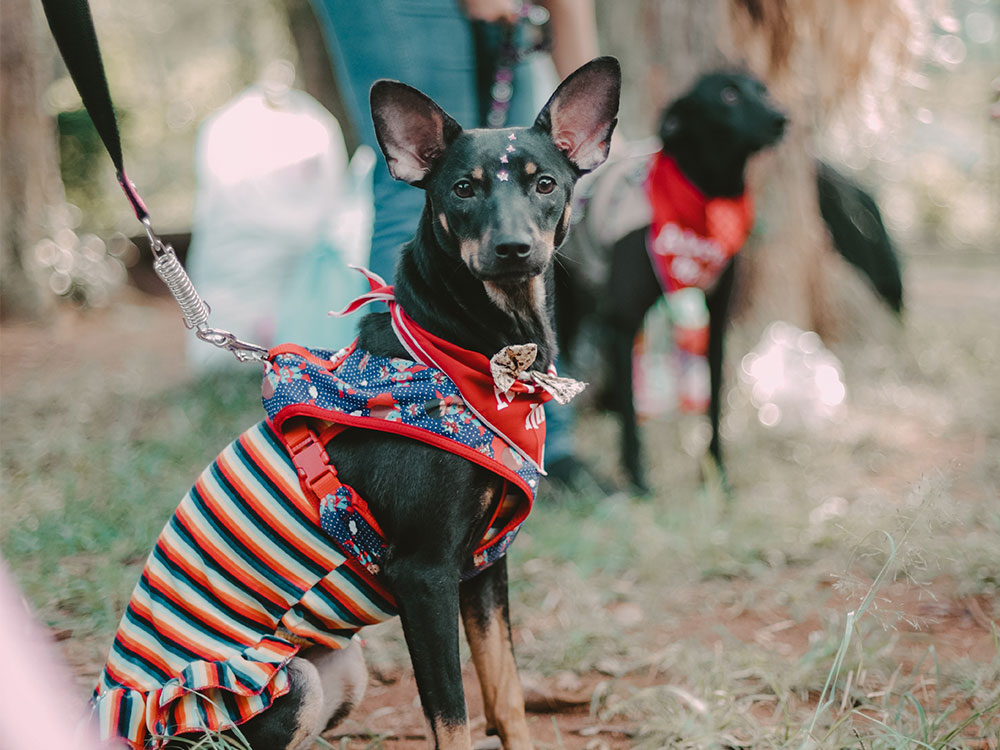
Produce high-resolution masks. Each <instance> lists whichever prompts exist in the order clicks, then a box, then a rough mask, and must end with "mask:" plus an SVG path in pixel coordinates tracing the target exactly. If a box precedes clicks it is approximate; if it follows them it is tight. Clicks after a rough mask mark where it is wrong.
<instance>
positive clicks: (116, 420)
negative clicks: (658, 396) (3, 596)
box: [0, 269, 1000, 750]
mask: <svg viewBox="0 0 1000 750" xmlns="http://www.w3.org/2000/svg"><path fill="white" fill-rule="evenodd" d="M991 272H992V273H993V274H994V276H996V275H997V273H996V269H993V270H992V271H991ZM935 274H936V271H935V272H934V273H928V274H927V275H926V276H923V277H918V279H917V282H918V283H917V284H916V289H915V296H913V297H911V299H914V300H915V301H914V302H913V303H912V312H911V317H910V319H909V320H908V324H907V330H906V332H905V333H903V334H899V337H898V339H897V340H894V341H891V342H890V343H888V344H887V343H885V342H879V343H874V342H868V343H862V344H857V345H854V346H851V347H843V348H842V349H841V350H838V354H839V355H841V357H842V359H843V360H844V365H845V372H846V373H847V386H848V389H849V398H850V401H849V405H848V410H847V413H846V415H845V416H844V418H843V419H842V420H841V421H839V422H836V423H832V424H830V425H828V426H826V427H824V428H823V429H820V430H816V431H813V432H812V433H810V434H805V433H803V432H796V431H794V430H788V431H768V430H765V429H764V428H762V427H760V425H759V424H757V423H756V421H755V418H754V414H753V411H752V409H751V408H750V405H749V403H748V401H747V399H746V396H745V395H743V394H742V392H741V391H740V390H738V389H737V390H734V392H733V394H732V396H731V398H730V407H729V410H728V416H727V420H726V433H727V445H728V446H729V456H728V458H729V474H730V481H731V483H732V485H733V490H734V495H735V499H734V501H733V502H732V503H727V502H726V501H724V500H723V499H722V498H721V496H719V495H718V494H717V493H713V492H711V491H708V492H706V491H704V490H701V489H699V484H698V467H697V460H696V458H695V456H697V455H698V454H699V453H700V451H701V446H702V445H703V443H704V427H703V425H702V424H701V422H700V421H699V420H696V419H689V418H681V419H676V420H673V421H665V422H659V423H650V424H647V425H645V427H644V429H645V432H646V436H647V438H646V439H647V446H649V450H650V453H651V455H654V456H657V455H658V456H663V457H664V458H663V459H662V460H660V461H658V462H656V466H655V469H654V473H653V481H654V484H655V486H656V488H657V492H656V493H655V495H654V496H653V497H652V498H650V499H646V500H638V499H634V498H629V497H625V496H620V497H616V498H611V499H600V498H597V497H568V496H559V495H554V494H545V495H542V496H540V498H539V501H538V503H537V505H536V511H535V513H534V514H533V516H532V518H531V520H530V521H529V522H528V524H527V525H526V527H525V529H524V531H523V532H522V534H521V536H520V538H519V540H518V543H517V544H516V545H514V547H513V548H512V552H511V563H512V573H511V579H512V584H511V597H512V615H513V618H514V626H515V641H516V648H517V654H518V661H519V663H520V665H521V668H522V670H523V671H524V672H527V673H533V674H535V675H540V676H542V678H545V679H548V678H553V677H554V676H555V675H558V674H559V673H561V672H564V671H571V672H573V673H576V674H581V675H591V676H594V678H595V680H597V683H596V684H597V687H596V688H595V690H594V694H593V695H594V697H593V701H592V709H591V712H592V721H593V722H594V723H595V724H619V723H625V724H627V725H628V726H630V727H631V728H632V729H633V736H632V739H631V740H630V741H631V743H632V744H633V745H635V746H636V747H639V748H657V747H666V746H669V747H677V748H696V747H697V748H701V747H705V748H716V747H718V748H727V747H728V748H743V747H754V748H788V749H789V750H805V748H810V747H816V748H828V747H829V748H840V747H852V748H860V747H863V748H871V749H873V750H874V749H876V748H878V749H883V748H884V749H889V748H892V749H896V748H899V749H901V748H941V749H944V748H956V749H957V748H963V749H964V750H968V748H996V747H997V743H998V742H1000V707H998V701H1000V657H998V643H997V641H998V633H997V631H996V626H995V625H994V626H993V632H992V634H990V633H989V632H988V630H987V629H986V627H987V626H988V625H989V622H990V619H991V618H992V619H994V620H995V619H996V617H997V613H998V612H1000V603H998V592H997V588H998V586H1000V503H998V502H997V498H998V492H997V488H998V485H1000V385H998V384H997V379H996V376H995V373H996V372H997V371H998V370H1000V344H998V343H997V342H996V341H985V342H984V337H983V335H981V333H980V332H981V331H989V330H993V328H992V327H993V326H994V325H995V320H996V316H997V314H998V313H1000V310H997V309H996V308H997V307H998V306H997V305H996V304H995V303H996V300H995V299H992V298H990V300H992V301H990V300H988V302H989V304H985V305H974V306H970V307H964V306H962V305H958V304H954V303H953V302H954V301H949V300H948V299H941V298H940V297H936V296H935V295H933V294H930V293H929V290H930V289H932V286H931V285H932V284H933V281H934V279H935V278H936V276H935ZM994 280H995V279H994ZM921 283H923V284H924V286H923V287H921ZM922 289H924V290H925V293H924V296H922V297H921V296H920V293H921V290H922ZM740 335H741V334H740V332H737V334H736V336H734V339H733V341H734V343H733V347H734V349H739V348H741V347H743V346H746V345H747V344H748V343H752V341H749V340H742V341H741V339H740ZM127 369H128V368H126V370H127ZM141 382H142V381H137V379H136V378H135V377H132V376H130V374H129V372H128V371H124V372H118V373H108V372H104V371H102V370H100V369H99V368H97V367H91V368H87V369H84V370H83V371H82V372H81V373H76V372H74V374H73V376H72V377H67V379H66V380H65V382H64V383H63V384H62V386H61V387H55V388H54V387H52V384H51V383H50V382H45V383H42V382H28V383H26V384H25V385H22V386H20V387H19V388H18V390H17V391H16V392H15V393H13V394H11V393H5V395H4V403H3V415H2V417H3V455H2V472H3V474H2V478H3V494H4V501H3V516H2V532H0V550H2V554H3V557H4V558H5V560H6V561H7V563H8V564H9V566H10V568H11V569H12V570H13V572H14V574H15V577H16V579H17V581H18V583H19V584H20V586H21V588H22V590H23V592H24V594H25V596H26V598H27V599H28V600H29V602H30V603H31V605H32V606H33V608H34V610H35V612H36V614H37V615H38V617H39V619H40V620H41V621H42V622H44V623H45V624H46V625H47V626H49V627H50V628H51V629H52V630H53V631H54V632H56V633H57V634H58V635H59V637H60V638H61V639H62V645H63V651H64V654H66V656H67V658H68V659H69V661H70V663H71V666H72V667H73V669H74V670H75V672H76V673H77V674H78V676H79V678H80V687H81V691H85V690H86V689H87V688H88V687H89V685H91V684H92V680H93V678H94V676H95V674H96V672H97V671H98V670H99V669H100V667H101V664H102V663H103V658H104V655H105V653H106V649H107V647H108V644H109V643H110V639H111V634H112V632H113V630H114V628H115V627H116V625H117V621H118V618H119V617H120V616H121V612H122V611H123V609H124V606H125V602H126V601H127V599H128V596H129V594H130V592H131V589H132V586H133V585H134V583H135V580H136V578H137V576H138V572H139V570H140V569H141V567H142V564H143V561H144V559H145V556H146V554H147V552H148V550H149V548H150V546H151V544H152V541H153V539H154V538H155V537H156V535H157V534H158V533H159V531H160V528H161V527H162V525H163V523H164V521H165V520H166V519H167V517H168V516H169V515H170V513H171V512H172V510H173V508H174V506H175V505H176V503H177V501H178V499H179V498H180V497H181V495H182V494H183V493H184V491H186V490H187V488H188V487H189V485H190V484H191V482H192V481H193V479H194V478H195V477H196V475H197V473H198V472H199V471H200V470H201V469H202V468H203V467H204V465H205V464H206V463H207V462H208V461H210V460H211V459H212V458H213V457H214V456H215V455H216V454H217V453H218V451H219V450H220V449H221V448H222V447H223V446H224V445H225V444H226V443H227V442H228V441H229V440H231V439H232V437H233V436H234V435H236V434H238V433H239V432H240V431H242V430H243V429H245V428H246V427H247V426H249V425H250V424H252V423H253V422H254V421H255V420H257V419H258V418H259V417H260V414H261V412H260V407H259V400H258V399H259V392H258V383H257V377H256V374H255V373H254V372H253V368H252V367H247V368H245V370H242V371H240V374H239V375H238V376H236V377H220V378H210V379H206V380H203V381H201V382H199V383H197V384H184V385H181V386H177V387H174V388H172V389H169V390H166V391H162V390H160V389H156V388H153V389H151V390H146V389H144V387H142V386H141V385H137V383H141ZM580 434H581V436H582V438H581V441H582V444H583V450H584V451H585V454H586V455H587V457H588V458H589V459H590V460H592V462H593V464H594V465H595V467H596V468H597V469H598V470H599V471H602V472H604V473H608V474H613V473H614V472H615V471H616V468H615V462H614V450H609V449H608V448H609V446H610V447H613V446H615V434H616V430H615V425H614V421H613V420H612V419H611V418H609V417H607V416H601V415H589V416H587V417H585V419H584V420H583V421H582V423H581V425H580ZM977 608H978V609H977ZM974 610H976V611H974ZM984 623H985V624H984ZM366 637H367V639H368V641H369V649H368V659H369V662H370V663H374V665H375V666H376V667H377V668H399V667H400V665H405V663H406V653H405V647H404V645H403V643H402V640H401V634H400V630H399V627H398V624H391V623H390V624H385V625H381V626H377V627H376V628H373V629H371V630H370V631H369V632H368V634H367V635H366ZM970 648H971V649H972V650H971V651H969V649H970ZM363 710H364V708H362V711H363ZM557 729H558V726H557ZM557 736H558V737H559V746H560V747H562V746H574V747H575V745H574V744H573V743H574V742H577V741H579V740H580V738H578V737H573V736H571V735H570V734H568V733H567V732H566V731H565V730H563V731H562V733H558V732H557ZM215 741H216V740H214V739H212V738H209V739H207V740H206V744H204V745H203V746H204V747H212V746H213V745H212V744H211V743H212V742H215ZM973 743H980V744H973ZM990 743H992V744H990ZM341 746H344V743H343V742H342V743H341ZM352 746H354V745H352ZM581 746H582V745H581Z"/></svg>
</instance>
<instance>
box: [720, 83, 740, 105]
mask: <svg viewBox="0 0 1000 750" xmlns="http://www.w3.org/2000/svg"><path fill="white" fill-rule="evenodd" d="M719 96H720V97H722V101H723V103H725V104H728V105H730V106H732V105H733V104H736V102H738V101H739V99H740V92H739V89H737V88H736V87H735V86H726V87H725V88H724V89H722V92H721V93H720V94H719Z"/></svg>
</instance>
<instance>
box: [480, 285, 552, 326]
mask: <svg viewBox="0 0 1000 750" xmlns="http://www.w3.org/2000/svg"><path fill="white" fill-rule="evenodd" d="M483 287H484V288H485V289H486V294H487V296H488V297H489V298H490V300H491V301H492V302H493V304H494V305H496V306H497V307H499V308H500V309H501V310H503V311H504V312H505V313H507V314H509V315H513V316H515V317H520V316H524V315H528V314H533V315H538V316H541V315H542V314H543V313H544V312H545V279H544V278H543V277H541V276H535V277H534V278H533V279H531V280H530V281H529V282H528V283H526V284H524V285H523V286H520V287H516V288H515V289H513V290H506V289H504V288H502V287H500V286H498V285H497V284H494V283H493V282H492V281H484V282H483Z"/></svg>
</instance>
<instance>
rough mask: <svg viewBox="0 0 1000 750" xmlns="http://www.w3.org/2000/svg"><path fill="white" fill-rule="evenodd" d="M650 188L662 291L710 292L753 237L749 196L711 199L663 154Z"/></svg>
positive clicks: (649, 244) (650, 244) (652, 255)
mask: <svg viewBox="0 0 1000 750" xmlns="http://www.w3.org/2000/svg"><path fill="white" fill-rule="evenodd" d="M645 187H646V195H647V197H648V198H649V204H650V206H651V208H652V211H653V223H652V226H651V227H650V230H649V238H648V239H647V241H646V248H647V249H648V251H649V259H650V261H651V262H652V264H653V268H654V269H655V270H656V275H657V277H658V278H659V280H660V286H662V287H663V291H664V292H668V293H669V292H674V291H676V290H678V289H683V288H685V287H698V288H700V289H708V288H709V287H711V286H712V284H713V283H714V282H715V280H716V279H717V278H718V277H719V274H720V273H722V270H723V269H724V268H725V266H726V263H727V262H728V261H729V259H730V258H732V257H733V256H734V255H736V253H737V252H739V249H740V248H741V247H742V246H743V243H744V242H746V239H747V236H749V234H750V229H751V228H752V227H753V215H754V214H753V201H752V200H751V198H750V195H749V194H748V193H743V195H741V196H739V197H738V198H706V197H705V196H704V195H703V194H702V192H701V191H700V190H698V188H696V187H695V186H694V185H693V184H692V183H691V181H690V180H689V179H688V178H687V177H685V176H684V174H683V173H682V172H681V170H680V169H679V168H678V166H677V163H676V162H675V161H674V160H673V158H671V157H670V156H667V155H666V154H664V153H663V152H662V151H661V152H660V153H658V154H656V156H654V157H653V160H652V163H651V164H650V167H649V176H648V177H647V178H646V185H645Z"/></svg>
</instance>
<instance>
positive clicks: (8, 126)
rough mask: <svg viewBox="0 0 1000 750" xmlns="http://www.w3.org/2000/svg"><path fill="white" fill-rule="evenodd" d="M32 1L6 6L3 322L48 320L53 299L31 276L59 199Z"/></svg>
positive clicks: (0, 148)
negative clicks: (48, 217) (50, 212)
mask: <svg viewBox="0 0 1000 750" xmlns="http://www.w3.org/2000/svg"><path fill="white" fill-rule="evenodd" d="M36 41H37V37H36V33H35V26H34V22H33V5H32V3H31V0H4V1H3V3H0V159H2V162H0V318H2V319H8V318H10V317H20V318H34V319H39V318H42V317H45V316H46V315H47V314H48V313H49V312H51V310H52V308H53V298H52V296H51V295H49V294H47V293H46V292H45V291H44V289H42V287H41V286H40V285H39V283H38V281H37V280H36V279H35V278H34V277H33V276H32V275H31V274H30V273H29V271H28V270H27V269H28V268H29V264H30V253H31V251H32V248H33V247H34V246H35V243H36V242H38V240H40V239H42V238H43V237H44V236H45V235H46V227H45V216H46V209H47V207H48V206H49V205H51V204H52V203H53V201H52V197H53V195H54V194H57V193H58V185H59V169H58V158H57V155H56V140H55V133H54V127H53V123H52V119H51V118H50V117H48V116H47V115H46V114H45V113H44V112H43V111H42V105H41V101H42V82H41V81H40V80H39V75H38V69H37V64H38V63H37V61H38V59H39V54H38V50H37V48H36Z"/></svg>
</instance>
